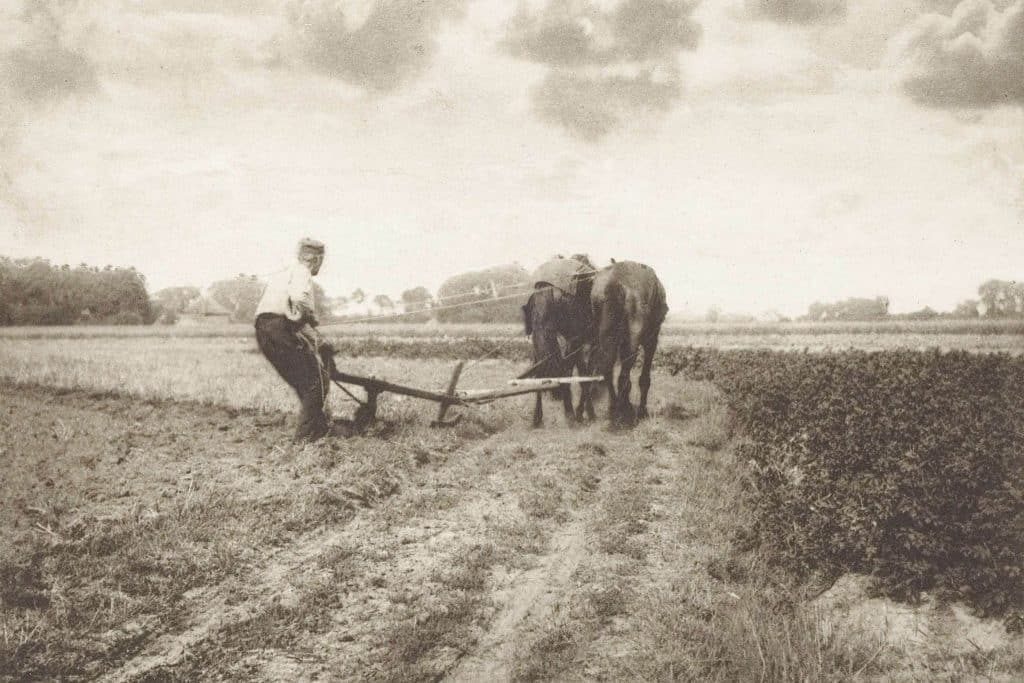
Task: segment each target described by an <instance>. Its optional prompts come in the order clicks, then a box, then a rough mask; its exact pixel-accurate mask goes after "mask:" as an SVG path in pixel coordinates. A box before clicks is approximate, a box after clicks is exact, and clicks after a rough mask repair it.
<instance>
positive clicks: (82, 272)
mask: <svg viewBox="0 0 1024 683" xmlns="http://www.w3.org/2000/svg"><path fill="white" fill-rule="evenodd" d="M0 302H2V303H0V325H73V324H76V323H82V322H86V323H107V324H115V325H116V324H121V325H138V324H141V323H143V322H145V321H146V320H149V319H150V318H151V309H150V302H149V296H148V294H147V293H146V279H145V278H144V277H143V276H142V274H141V273H139V272H138V271H136V270H135V269H134V268H114V267H112V266H107V267H105V268H103V269H100V268H95V267H90V266H86V265H85V264H82V265H79V266H77V267H75V268H71V267H70V266H67V265H64V266H55V265H52V264H50V262H49V261H46V260H44V259H10V258H6V257H2V256H0Z"/></svg>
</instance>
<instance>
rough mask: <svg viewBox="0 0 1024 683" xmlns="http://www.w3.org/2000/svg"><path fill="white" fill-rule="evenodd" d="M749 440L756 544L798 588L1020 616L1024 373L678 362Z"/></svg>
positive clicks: (698, 359)
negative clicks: (856, 582)
mask: <svg viewBox="0 0 1024 683" xmlns="http://www.w3.org/2000/svg"><path fill="white" fill-rule="evenodd" d="M666 355H669V356H670V362H671V363H672V364H673V365H674V366H675V367H676V369H677V370H679V369H685V370H686V371H687V372H688V373H690V374H693V375H695V376H701V377H705V378H710V379H713V380H714V382H715V383H716V384H718V385H719V386H720V387H721V388H722V389H723V390H724V392H725V394H726V395H727V397H728V400H729V403H730V407H731V408H732V410H733V411H734V412H735V416H736V419H737V421H738V424H739V425H740V426H741V427H742V429H743V430H744V431H745V432H746V434H747V435H748V436H749V437H750V439H751V441H750V443H749V444H747V445H746V446H745V447H744V452H743V455H744V456H745V457H746V458H747V459H748V460H749V462H750V463H751V465H752V467H753V471H754V475H755V476H754V478H753V481H754V486H753V488H752V494H753V495H752V502H753V505H754V508H755V509H756V522H755V526H754V529H753V532H754V537H755V538H756V539H758V540H759V541H760V542H761V543H762V544H763V545H764V546H765V547H767V548H770V549H771V552H773V553H774V555H775V557H776V559H778V560H779V561H781V562H782V563H783V564H785V565H786V566H787V567H789V568H790V569H793V570H796V571H797V572H798V573H801V574H811V573H814V572H818V573H824V574H827V575H836V574H839V573H842V572H847V571H855V572H862V573H866V574H871V575H873V576H875V577H876V578H877V585H878V588H879V589H880V591H881V592H883V593H884V594H886V595H890V596H894V597H898V598H902V599H911V600H913V599H916V598H917V597H918V596H919V595H920V592H921V591H925V590H934V591H937V592H938V593H939V594H941V595H944V596H947V597H951V598H953V597H955V598H957V599H962V600H965V601H967V602H968V603H970V604H972V605H973V606H975V607H976V608H977V609H978V610H979V611H980V612H982V613H984V614H1007V613H1011V612H1013V611H1014V610H1020V609H1022V608H1024V448H1022V446H1024V441H1022V435H1024V433H1022V432H1021V431H1020V424H1021V420H1022V418H1024V396H1022V394H1021V391H1020V387H1021V386H1022V385H1024V359H1020V358H1015V357H1011V356H1006V355H994V354H993V355H978V354H970V353H966V352H951V353H939V352H937V351H936V352H929V353H918V352H911V351H885V352H874V353H870V352H863V351H848V352H843V353H836V354H828V355H824V354H822V355H819V354H809V353H778V352H770V351H715V350H707V349H703V350H694V349H677V350H673V351H671V352H669V353H667V354H666Z"/></svg>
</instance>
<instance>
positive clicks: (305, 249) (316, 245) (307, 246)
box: [299, 237, 324, 254]
mask: <svg viewBox="0 0 1024 683" xmlns="http://www.w3.org/2000/svg"><path fill="white" fill-rule="evenodd" d="M299 253H300V254H322V253H324V243H323V242H321V241H319V240H315V239H313V238H311V237H303V238H302V239H301V240H299Z"/></svg>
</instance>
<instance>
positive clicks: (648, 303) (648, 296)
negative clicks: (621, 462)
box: [583, 261, 668, 426]
mask: <svg viewBox="0 0 1024 683" xmlns="http://www.w3.org/2000/svg"><path fill="white" fill-rule="evenodd" d="M590 303H591V315H592V316H593V321H594V325H595V326H596V328H597V341H596V343H595V345H594V348H593V351H592V352H591V360H590V365H589V370H588V374H592V375H603V376H604V381H605V386H606V387H607V389H608V403H609V405H608V414H609V416H610V418H611V422H612V425H613V426H625V425H632V424H634V423H635V422H636V420H637V418H641V419H642V418H645V417H647V393H648V391H650V388H651V364H652V363H653V362H654V352H655V350H656V349H657V347H658V335H659V334H660V333H661V324H662V323H663V322H664V321H665V314H666V313H667V312H668V305H667V304H666V303H665V288H664V287H663V286H662V284H661V281H660V280H658V276H657V275H656V274H655V273H654V270H653V269H652V268H650V267H649V266H645V265H643V264H641V263H634V262H632V261H620V262H618V263H613V264H612V266H611V267H609V268H605V269H603V270H601V271H599V272H598V273H597V275H596V276H595V277H594V283H593V287H592V289H591V294H590ZM641 348H642V349H643V366H642V368H641V370H640V405H639V406H638V407H637V409H636V410H635V411H634V409H633V404H632V403H630V400H629V393H630V390H631V388H632V383H631V382H630V371H631V370H632V369H633V363H635V362H636V357H637V356H638V355H639V354H640V350H641ZM616 362H618V363H619V382H618V388H617V390H616V387H615V385H614V384H613V382H612V374H613V372H614V370H615V363H616ZM591 391H592V390H591V389H590V388H589V387H587V386H584V389H583V400H587V401H589V400H590V394H591Z"/></svg>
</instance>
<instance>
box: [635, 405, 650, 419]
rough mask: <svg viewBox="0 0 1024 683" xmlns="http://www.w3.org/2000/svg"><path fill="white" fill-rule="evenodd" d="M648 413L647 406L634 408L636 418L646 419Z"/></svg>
mask: <svg viewBox="0 0 1024 683" xmlns="http://www.w3.org/2000/svg"><path fill="white" fill-rule="evenodd" d="M648 417H650V415H648V414H647V406H640V407H639V408H637V409H636V419H637V420H646V419H647V418H648Z"/></svg>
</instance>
